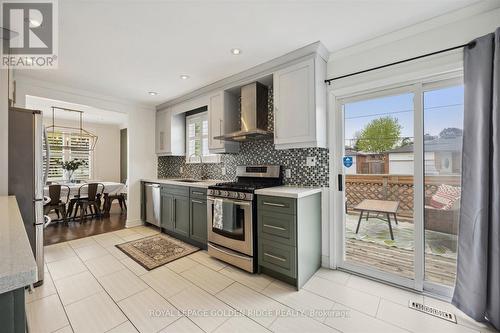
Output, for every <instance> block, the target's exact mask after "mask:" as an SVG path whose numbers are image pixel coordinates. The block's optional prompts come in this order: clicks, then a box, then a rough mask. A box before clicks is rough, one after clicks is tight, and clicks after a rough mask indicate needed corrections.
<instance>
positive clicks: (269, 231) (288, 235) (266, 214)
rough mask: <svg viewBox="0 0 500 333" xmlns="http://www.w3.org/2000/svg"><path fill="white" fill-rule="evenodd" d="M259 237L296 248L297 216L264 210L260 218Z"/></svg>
mask: <svg viewBox="0 0 500 333" xmlns="http://www.w3.org/2000/svg"><path fill="white" fill-rule="evenodd" d="M258 227H259V237H261V238H265V239H268V240H271V241H276V242H280V243H283V244H287V245H291V246H295V243H296V242H295V233H296V231H295V230H296V223H295V215H289V214H280V213H275V212H270V211H267V210H262V211H260V212H259V217H258Z"/></svg>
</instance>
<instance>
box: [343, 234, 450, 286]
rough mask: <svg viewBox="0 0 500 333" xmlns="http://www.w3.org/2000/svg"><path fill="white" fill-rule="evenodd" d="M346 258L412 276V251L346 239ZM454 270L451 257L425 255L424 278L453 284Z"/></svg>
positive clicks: (400, 274)
mask: <svg viewBox="0 0 500 333" xmlns="http://www.w3.org/2000/svg"><path fill="white" fill-rule="evenodd" d="M346 260H347V261H351V262H352V263H357V264H363V265H367V266H370V267H374V268H377V269H379V270H381V271H385V272H389V273H394V274H396V275H399V276H403V277H408V278H413V277H414V270H413V251H409V250H403V249H398V248H395V247H390V246H383V245H379V244H375V243H372V242H365V241H359V240H354V239H347V240H346ZM455 271H456V263H455V261H454V260H453V259H449V258H445V257H442V256H436V255H431V254H426V255H425V278H426V280H427V281H431V282H436V283H440V284H444V285H448V286H453V285H454V284H455V274H456V273H455Z"/></svg>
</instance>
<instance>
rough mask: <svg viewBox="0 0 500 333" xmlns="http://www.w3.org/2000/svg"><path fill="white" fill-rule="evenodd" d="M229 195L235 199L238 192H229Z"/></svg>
mask: <svg viewBox="0 0 500 333" xmlns="http://www.w3.org/2000/svg"><path fill="white" fill-rule="evenodd" d="M229 196H230V197H231V198H234V199H236V198H238V192H229Z"/></svg>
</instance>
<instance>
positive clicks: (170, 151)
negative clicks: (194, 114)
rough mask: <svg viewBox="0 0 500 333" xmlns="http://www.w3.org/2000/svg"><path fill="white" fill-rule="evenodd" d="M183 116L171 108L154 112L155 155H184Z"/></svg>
mask: <svg viewBox="0 0 500 333" xmlns="http://www.w3.org/2000/svg"><path fill="white" fill-rule="evenodd" d="M185 131H186V129H185V116H184V115H183V114H174V113H173V110H172V109H171V108H168V109H165V110H161V111H158V112H156V135H155V136H156V154H157V155H174V156H183V155H185V153H186V144H185Z"/></svg>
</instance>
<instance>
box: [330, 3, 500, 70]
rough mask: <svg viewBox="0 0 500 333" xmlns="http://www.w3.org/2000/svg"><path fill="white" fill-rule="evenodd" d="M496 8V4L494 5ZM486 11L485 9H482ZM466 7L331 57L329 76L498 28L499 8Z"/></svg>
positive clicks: (436, 48) (463, 40) (464, 40)
mask: <svg viewBox="0 0 500 333" xmlns="http://www.w3.org/2000/svg"><path fill="white" fill-rule="evenodd" d="M497 6H499V5H497ZM485 8H486V7H485ZM474 10H475V11H474V12H470V11H469V10H468V9H467V8H465V9H463V10H460V11H457V12H455V13H453V14H450V15H443V16H441V17H438V18H435V19H431V20H428V21H426V22H423V23H420V24H417V25H414V26H411V27H408V28H406V29H402V30H399V31H397V32H394V33H390V34H387V35H384V36H382V37H378V38H374V39H372V40H370V41H368V42H365V43H361V44H358V45H355V46H353V47H349V48H346V49H343V50H340V51H337V52H333V53H332V54H330V59H329V61H328V77H334V76H338V75H343V74H348V73H352V72H355V71H359V70H364V69H367V68H371V67H375V66H380V65H384V64H387V63H391V62H393V61H397V60H402V59H407V58H411V57H415V56H417V55H421V54H426V53H430V52H434V51H439V50H442V49H446V48H448V47H453V46H456V45H461V44H465V43H468V42H470V41H471V40H473V39H474V38H477V37H480V36H482V35H485V34H487V33H491V32H493V31H494V30H495V29H496V28H497V27H499V26H500V8H497V9H494V10H487V9H484V10H486V11H485V12H480V11H481V9H480V8H479V7H477V8H476V9H474Z"/></svg>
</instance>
